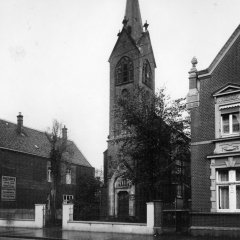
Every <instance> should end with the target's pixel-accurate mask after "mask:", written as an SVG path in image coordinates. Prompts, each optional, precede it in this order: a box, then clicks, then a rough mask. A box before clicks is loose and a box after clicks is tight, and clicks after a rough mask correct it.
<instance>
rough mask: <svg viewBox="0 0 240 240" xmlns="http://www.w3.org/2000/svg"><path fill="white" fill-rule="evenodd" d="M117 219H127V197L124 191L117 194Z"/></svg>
mask: <svg viewBox="0 0 240 240" xmlns="http://www.w3.org/2000/svg"><path fill="white" fill-rule="evenodd" d="M118 217H119V219H121V220H125V219H127V218H128V217H129V195H128V192H126V191H122V192H119V193H118Z"/></svg>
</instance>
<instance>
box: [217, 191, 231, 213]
mask: <svg viewBox="0 0 240 240" xmlns="http://www.w3.org/2000/svg"><path fill="white" fill-rule="evenodd" d="M219 209H229V187H228V186H220V187H219Z"/></svg>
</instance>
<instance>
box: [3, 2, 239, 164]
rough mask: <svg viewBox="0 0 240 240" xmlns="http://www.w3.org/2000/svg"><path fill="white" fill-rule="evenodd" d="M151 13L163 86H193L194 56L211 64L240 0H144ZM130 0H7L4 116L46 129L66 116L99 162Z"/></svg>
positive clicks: (146, 13)
mask: <svg viewBox="0 0 240 240" xmlns="http://www.w3.org/2000/svg"><path fill="white" fill-rule="evenodd" d="M139 3H140V8H141V14H142V20H143V22H145V20H148V23H149V24H150V26H149V31H150V35H151V40H152V45H153V50H154V54H155V59H156V62H157V70H156V88H159V87H160V86H162V85H165V86H166V88H167V90H168V92H169V93H170V95H171V96H172V98H178V97H185V96H186V94H187V92H188V71H189V69H190V68H191V64H190V61H191V59H192V57H193V56H196V57H197V58H198V62H199V64H198V66H197V68H198V70H201V69H205V68H207V67H208V66H209V65H210V63H211V61H212V60H213V58H214V57H215V56H216V54H217V53H218V51H219V50H220V48H221V47H222V46H223V44H224V43H225V42H226V41H227V39H228V38H229V37H230V35H231V34H232V32H233V31H234V30H235V28H236V27H237V26H238V24H239V23H240V14H239V13H240V1H239V0H201V1H199V0H139ZM125 5H126V0H87V1H86V0H0V81H1V85H0V86H1V94H0V118H1V119H5V120H9V121H11V122H16V116H17V115H18V112H22V113H23V115H24V125H25V126H28V127H31V128H34V129H38V130H42V131H45V130H46V129H47V127H50V126H51V125H52V121H53V119H57V120H59V121H60V122H62V123H64V124H66V126H67V128H68V129H69V138H70V139H72V140H73V141H75V143H76V144H77V146H78V147H79V148H80V150H81V151H82V152H83V154H84V155H85V157H86V158H87V159H88V161H89V162H90V163H91V164H92V165H93V166H94V167H96V168H100V167H101V166H102V165H103V154H102V153H103V151H104V150H105V149H106V148H107V143H106V139H107V135H108V122H109V119H108V115H109V64H108V58H109V56H110V53H111V51H112V49H113V47H114V44H115V42H116V40H117V33H118V31H119V30H120V29H121V28H122V24H121V22H122V20H123V17H124V11H125Z"/></svg>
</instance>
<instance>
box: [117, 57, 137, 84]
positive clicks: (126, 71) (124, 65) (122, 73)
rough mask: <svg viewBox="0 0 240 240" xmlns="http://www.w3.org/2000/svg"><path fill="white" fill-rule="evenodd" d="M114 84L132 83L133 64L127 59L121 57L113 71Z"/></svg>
mask: <svg viewBox="0 0 240 240" xmlns="http://www.w3.org/2000/svg"><path fill="white" fill-rule="evenodd" d="M115 79H116V84H123V83H128V82H131V81H133V62H132V60H131V59H130V58H129V57H122V58H121V59H120V61H119V62H118V64H117V66H116V69H115Z"/></svg>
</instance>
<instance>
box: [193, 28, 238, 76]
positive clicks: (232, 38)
mask: <svg viewBox="0 0 240 240" xmlns="http://www.w3.org/2000/svg"><path fill="white" fill-rule="evenodd" d="M239 36H240V25H238V27H237V28H236V29H235V31H234V32H233V34H232V35H231V36H230V38H229V39H228V40H227V42H226V43H225V44H224V46H223V47H222V49H221V50H220V51H219V53H218V54H217V56H216V57H215V58H214V60H213V61H212V63H211V64H210V66H209V67H208V68H207V69H204V70H201V71H198V74H199V75H208V74H211V73H212V72H213V71H214V69H215V68H216V67H217V65H218V64H219V62H221V60H222V59H223V57H224V56H225V55H226V54H227V52H228V51H229V49H230V48H231V47H232V45H233V44H234V43H235V41H236V40H237V39H238V37H239Z"/></svg>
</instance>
